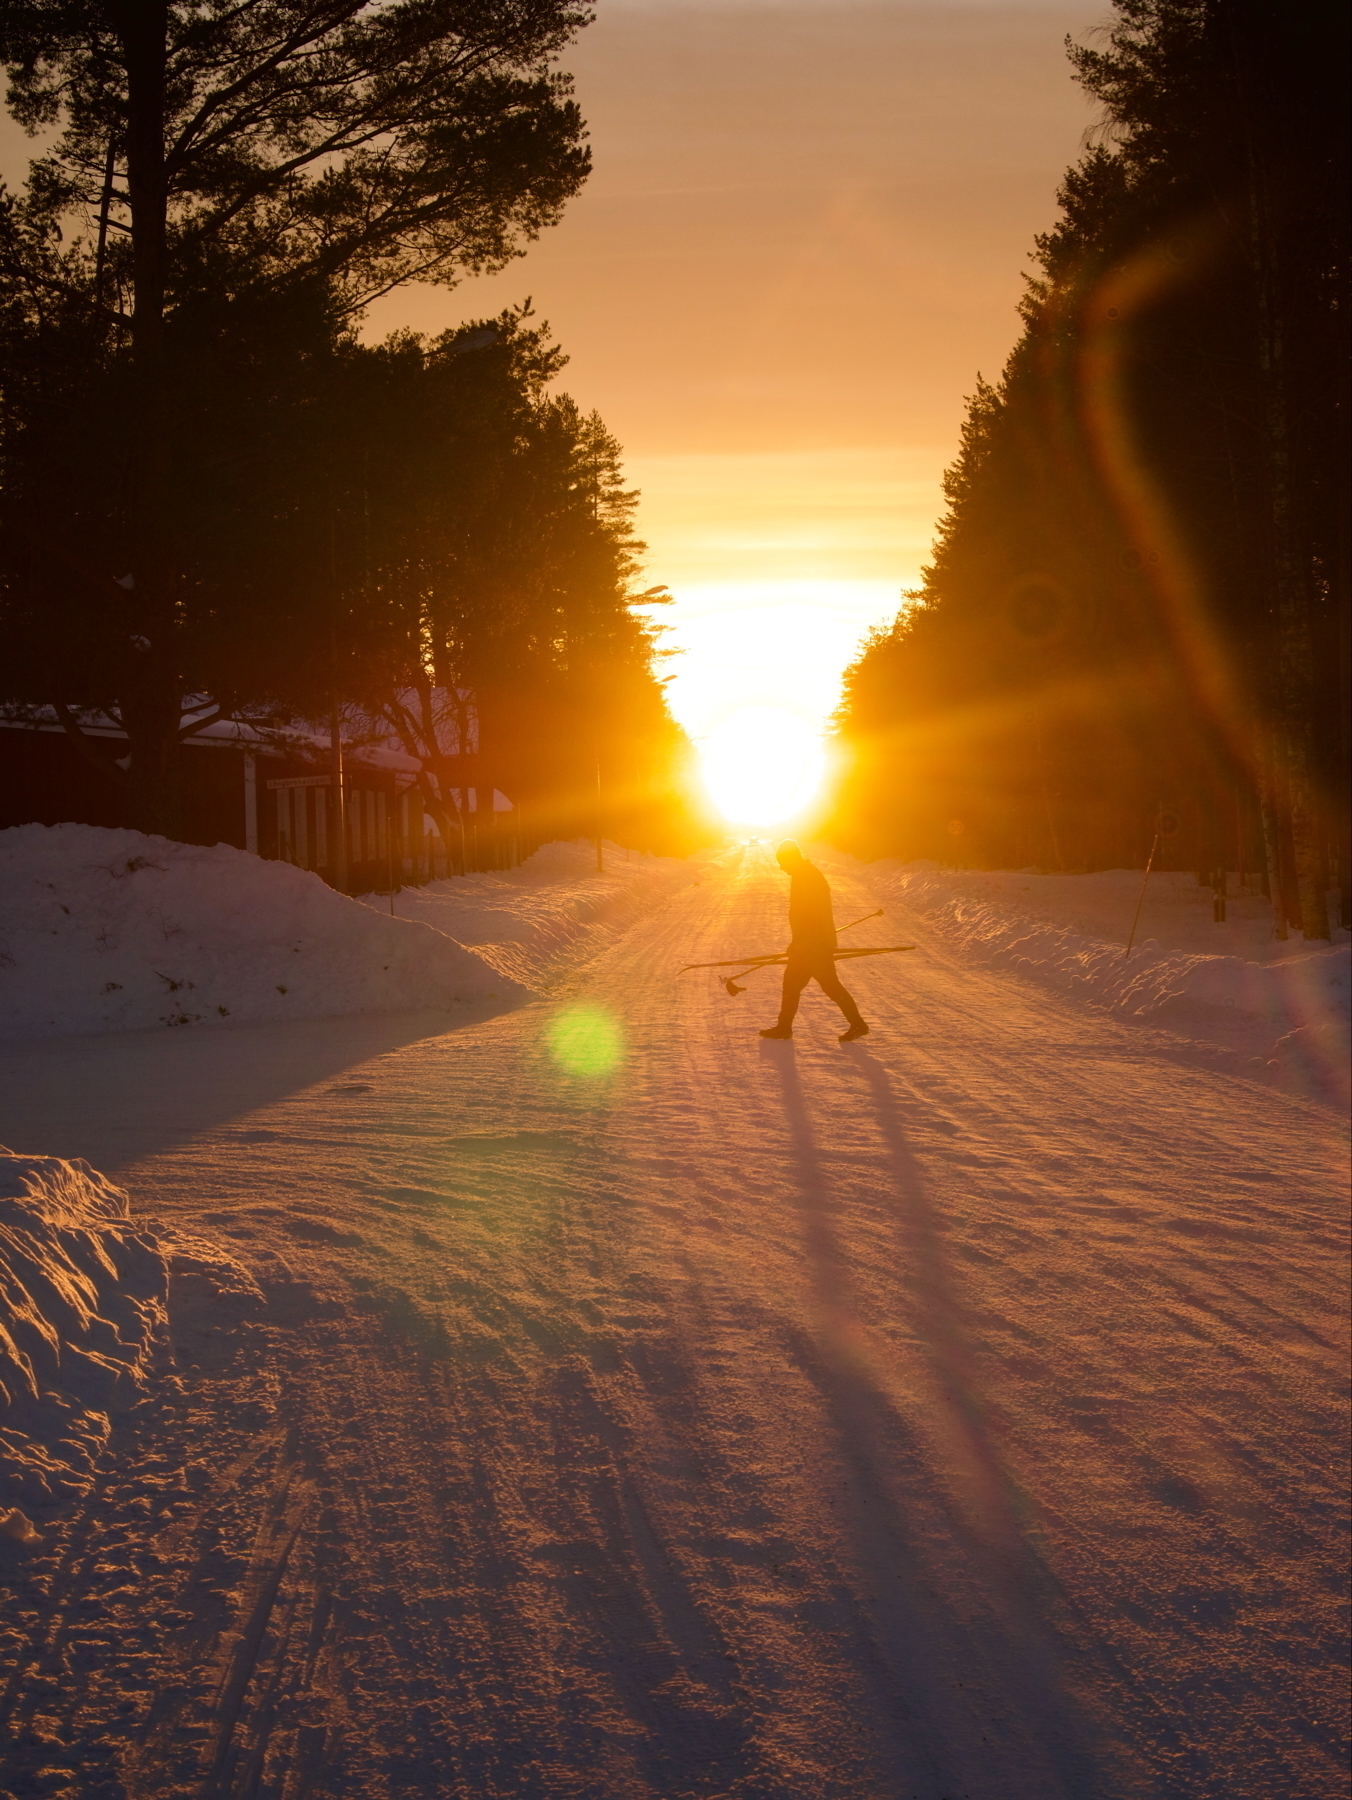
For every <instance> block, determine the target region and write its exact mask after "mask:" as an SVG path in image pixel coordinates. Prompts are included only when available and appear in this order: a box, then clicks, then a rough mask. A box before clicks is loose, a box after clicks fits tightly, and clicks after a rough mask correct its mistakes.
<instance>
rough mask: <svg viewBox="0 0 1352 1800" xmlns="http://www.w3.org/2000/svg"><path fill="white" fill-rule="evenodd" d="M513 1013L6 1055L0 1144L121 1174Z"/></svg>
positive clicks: (123, 1039)
mask: <svg viewBox="0 0 1352 1800" xmlns="http://www.w3.org/2000/svg"><path fill="white" fill-rule="evenodd" d="M511 1010H513V1008H512V1007H511V1005H510V1004H507V1003H501V1002H494V1001H470V1002H465V1003H462V1004H459V1005H457V1006H456V1008H455V1010H454V1012H446V1011H441V1010H438V1011H435V1012H399V1013H352V1014H347V1015H345V1016H343V1017H339V1018H332V1019H296V1020H294V1021H290V1022H285V1023H269V1024H258V1025H213V1026H209V1027H207V1028H205V1029H204V1030H200V1031H197V1030H193V1029H192V1028H191V1027H188V1028H185V1029H181V1030H177V1031H167V1030H152V1031H118V1032H104V1033H99V1034H98V1035H90V1036H82V1037H66V1038H43V1039H40V1040H38V1041H35V1042H27V1043H10V1044H6V1045H4V1046H3V1047H2V1048H0V1143H2V1144H8V1145H10V1146H11V1148H13V1149H16V1150H20V1151H24V1152H27V1151H32V1152H34V1153H37V1152H41V1153H42V1154H43V1155H44V1156H66V1157H71V1156H83V1157H85V1158H86V1159H87V1160H88V1161H89V1162H91V1163H93V1165H94V1167H95V1168H96V1169H102V1170H103V1171H105V1173H109V1174H114V1173H116V1172H117V1171H118V1170H119V1169H125V1168H127V1167H129V1166H130V1165H131V1164H132V1163H134V1162H136V1161H138V1160H139V1159H140V1158H141V1157H143V1156H151V1155H154V1154H155V1153H156V1152H158V1151H161V1150H166V1149H168V1148H169V1147H170V1146H171V1145H173V1144H179V1143H183V1142H185V1141H186V1140H187V1139H189V1138H191V1137H195V1136H196V1135H197V1133H198V1132H201V1131H206V1130H209V1129H210V1128H211V1127H212V1126H215V1125H221V1124H224V1123H225V1121H226V1120H228V1119H235V1118H239V1117H240V1116H241V1115H242V1114H245V1113H250V1112H253V1111H255V1110H256V1109H257V1108H258V1107H262V1106H268V1105H270V1104H271V1103H272V1102H273V1101H276V1100H281V1099H284V1098H286V1096H287V1095H289V1094H295V1093H299V1092H300V1091H301V1090H303V1089H304V1088H307V1087H312V1086H313V1085H314V1084H315V1083H316V1082H319V1081H326V1080H332V1079H333V1078H334V1077H335V1076H338V1075H343V1074H347V1073H350V1072H351V1071H353V1070H355V1069H357V1068H358V1067H359V1066H360V1065H361V1064H362V1063H365V1062H370V1061H371V1060H372V1059H373V1058H375V1057H378V1056H384V1055H385V1054H386V1053H387V1052H388V1051H391V1050H398V1049H401V1048H402V1047H403V1046H404V1045H405V1044H412V1043H416V1042H417V1041H418V1040H419V1039H420V1038H429V1037H442V1036H447V1035H450V1034H451V1033H453V1032H456V1031H463V1030H464V1028H465V1027H466V1026H468V1025H480V1024H483V1023H484V1021H485V1020H487V1019H492V1018H495V1017H496V1016H497V1015H498V1014H499V1013H502V1012H506V1011H511Z"/></svg>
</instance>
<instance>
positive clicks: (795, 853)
mask: <svg viewBox="0 0 1352 1800" xmlns="http://www.w3.org/2000/svg"><path fill="white" fill-rule="evenodd" d="M775 861H776V862H777V863H778V864H779V866H780V868H781V869H783V871H784V873H785V874H786V875H791V874H792V873H793V871H794V870H795V869H797V868H801V867H802V863H803V853H802V851H801V850H800V849H799V848H798V845H797V844H796V843H795V842H794V840H793V839H792V838H785V839H784V842H783V843H782V844H781V845H780V846H779V848H778V850H776V851H775Z"/></svg>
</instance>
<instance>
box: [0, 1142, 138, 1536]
mask: <svg viewBox="0 0 1352 1800" xmlns="http://www.w3.org/2000/svg"><path fill="white" fill-rule="evenodd" d="M168 1282H169V1270H168V1263H167V1261H166V1257H165V1254H164V1251H163V1248H162V1247H161V1246H160V1245H159V1244H158V1243H157V1242H156V1241H155V1239H154V1238H152V1237H149V1236H147V1235H146V1234H145V1233H143V1232H142V1231H140V1230H139V1229H138V1228H137V1226H136V1225H135V1224H134V1223H133V1221H132V1219H131V1216H130V1208H129V1206H128V1204H127V1197H126V1195H125V1194H124V1193H122V1191H121V1190H120V1189H119V1188H115V1187H113V1186H112V1185H111V1184H110V1183H109V1182H108V1181H106V1180H105V1179H104V1177H103V1176H102V1175H99V1174H97V1173H96V1172H95V1171H94V1170H93V1169H91V1168H90V1167H89V1164H88V1163H85V1162H63V1161H62V1159H61V1158H60V1157H56V1156H15V1155H13V1154H11V1153H10V1152H8V1151H5V1150H3V1149H0V1516H2V1515H4V1514H6V1513H7V1512H8V1511H9V1509H10V1508H12V1507H14V1506H20V1507H24V1506H27V1507H30V1508H31V1507H33V1506H43V1505H48V1504H51V1503H53V1502H60V1501H63V1500H70V1499H74V1498H76V1497H77V1496H78V1495H80V1494H83V1493H86V1492H87V1491H88V1489H89V1485H90V1482H91V1479H92V1470H93V1466H94V1461H95V1459H96V1457H97V1456H98V1455H99V1453H100V1451H101V1450H102V1449H103V1446H104V1443H105V1442H106V1440H107V1437H108V1430H109V1415H110V1414H111V1413H116V1412H120V1411H123V1410H125V1409H126V1408H127V1407H128V1406H131V1405H134V1404H135V1402H136V1401H137V1400H138V1399H139V1398H140V1397H141V1394H142V1393H143V1391H144V1388H145V1381H146V1376H147V1373H148V1367H149V1361H150V1357H151V1352H152V1348H153V1346H154V1344H155V1342H156V1340H157V1338H159V1337H160V1336H161V1334H162V1328H163V1326H164V1323H165V1305H166V1301H167V1296H168ZM7 1535H11V1536H13V1535H15V1533H14V1532H13V1531H10V1532H9V1533H7Z"/></svg>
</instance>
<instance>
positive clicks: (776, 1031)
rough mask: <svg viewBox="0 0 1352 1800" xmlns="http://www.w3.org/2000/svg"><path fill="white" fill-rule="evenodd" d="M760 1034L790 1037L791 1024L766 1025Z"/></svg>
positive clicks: (771, 1036) (791, 1034)
mask: <svg viewBox="0 0 1352 1800" xmlns="http://www.w3.org/2000/svg"><path fill="white" fill-rule="evenodd" d="M864 1029H865V1030H867V1029H868V1027H867V1026H865V1027H864ZM761 1036H762V1037H768V1038H791V1037H792V1036H793V1026H792V1025H767V1026H766V1027H765V1030H764V1031H762V1032H761Z"/></svg>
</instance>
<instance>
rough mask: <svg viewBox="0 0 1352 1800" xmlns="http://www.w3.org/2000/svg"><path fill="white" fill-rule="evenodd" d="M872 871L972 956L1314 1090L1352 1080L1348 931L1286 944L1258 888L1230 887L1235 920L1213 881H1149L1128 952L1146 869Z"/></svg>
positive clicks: (1173, 877) (919, 867) (879, 867)
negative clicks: (1288, 1074)
mask: <svg viewBox="0 0 1352 1800" xmlns="http://www.w3.org/2000/svg"><path fill="white" fill-rule="evenodd" d="M873 869H874V871H875V872H876V873H877V874H878V875H881V876H883V878H884V880H885V882H886V884H887V886H888V887H890V888H891V890H892V892H893V893H894V894H895V895H896V897H897V898H898V899H899V900H902V901H904V903H905V904H906V905H907V906H909V907H911V908H913V909H914V910H915V911H916V912H918V913H919V914H921V915H922V916H923V917H924V918H925V919H926V920H927V921H928V922H929V923H930V924H931V925H932V926H933V927H934V928H935V929H936V930H937V932H938V933H939V935H940V937H941V938H942V939H943V940H944V941H945V943H946V944H947V945H948V946H949V947H951V948H952V949H954V950H957V951H958V952H959V953H960V954H962V955H963V956H964V957H967V958H970V959H971V960H973V961H977V962H981V963H985V964H987V965H989V966H991V967H994V968H1002V969H1008V970H1010V971H1011V972H1013V973H1015V974H1019V975H1023V976H1025V977H1026V978H1028V979H1031V980H1034V981H1038V982H1040V983H1042V984H1044V985H1046V986H1050V987H1055V988H1059V989H1060V990H1061V991H1062V992H1065V993H1069V994H1071V995H1073V996H1075V997H1077V998H1080V999H1083V1000H1088V1001H1090V1002H1092V1003H1095V1004H1098V1005H1101V1006H1104V1007H1108V1008H1110V1009H1112V1010H1113V1011H1115V1012H1117V1013H1119V1014H1125V1015H1127V1016H1129V1017H1134V1018H1136V1019H1139V1020H1141V1021H1143V1022H1148V1023H1153V1024H1158V1025H1161V1026H1165V1027H1167V1028H1169V1029H1172V1030H1181V1031H1184V1032H1186V1033H1188V1034H1189V1035H1191V1036H1194V1037H1199V1038H1205V1039H1208V1040H1210V1041H1213V1042H1217V1043H1221V1044H1225V1045H1227V1046H1228V1047H1230V1048H1231V1049H1234V1050H1236V1051H1239V1052H1243V1053H1246V1054H1247V1055H1248V1057H1249V1058H1250V1059H1251V1060H1254V1061H1258V1062H1263V1063H1266V1064H1270V1065H1271V1066H1272V1067H1273V1068H1274V1069H1276V1070H1282V1069H1288V1068H1289V1069H1291V1070H1292V1071H1294V1072H1297V1073H1300V1074H1301V1075H1303V1076H1308V1077H1309V1078H1310V1079H1311V1080H1312V1081H1313V1082H1314V1084H1315V1085H1316V1086H1319V1087H1324V1088H1327V1087H1328V1086H1329V1084H1330V1082H1332V1083H1333V1085H1334V1086H1335V1087H1337V1088H1338V1089H1339V1091H1341V1088H1342V1087H1343V1086H1344V1085H1345V1081H1346V1073H1345V1071H1346V1061H1347V1044H1348V1036H1349V1017H1350V1015H1352V953H1350V947H1349V943H1348V935H1347V933H1346V932H1338V933H1337V934H1336V935H1337V937H1338V938H1339V940H1340V941H1339V942H1337V943H1334V944H1320V945H1310V944H1307V943H1306V942H1305V941H1304V940H1303V939H1302V938H1300V937H1292V938H1290V939H1288V940H1286V941H1285V942H1279V941H1278V940H1276V939H1275V938H1274V937H1273V935H1272V921H1271V907H1270V905H1269V903H1268V902H1267V901H1266V900H1263V899H1262V898H1261V897H1260V896H1258V895H1236V896H1233V897H1232V898H1231V899H1230V901H1229V902H1228V908H1227V910H1228V914H1229V916H1228V918H1227V920H1226V922H1225V924H1224V925H1217V924H1216V923H1215V921H1214V918H1213V914H1212V906H1211V902H1212V895H1211V891H1210V889H1202V888H1199V887H1198V886H1197V884H1196V882H1195V881H1194V880H1193V879H1192V877H1190V876H1187V875H1179V874H1173V873H1166V874H1162V875H1155V876H1152V877H1151V878H1150V882H1149V884H1148V890H1147V896H1146V900H1145V904H1144V906H1143V908H1142V913H1141V921H1140V926H1139V928H1138V930H1137V934H1136V941H1135V943H1134V945H1133V947H1132V952H1131V955H1130V956H1129V957H1128V956H1127V955H1126V953H1125V951H1126V939H1127V937H1128V936H1129V934H1130V927H1131V921H1132V917H1133V914H1134V912H1135V908H1136V905H1137V902H1138V900H1139V899H1140V895H1141V887H1142V877H1141V875H1140V873H1139V872H1138V871H1133V870H1130V869H1111V870H1105V871H1103V872H1102V873H1100V874H1094V875H1043V874H1040V873H1037V872H1036V871H1033V870H1022V871H1017V872H1014V871H1005V870H992V871H983V872H977V871H970V872H959V871H952V870H940V869H937V868H936V867H935V866H934V865H933V864H924V863H915V864H910V865H901V864H896V863H891V864H888V863H883V864H874V865H873ZM1110 934H1111V935H1110Z"/></svg>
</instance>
